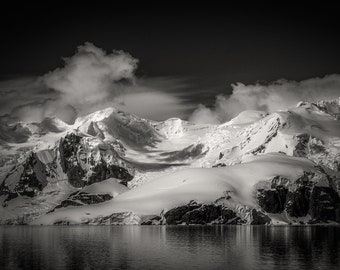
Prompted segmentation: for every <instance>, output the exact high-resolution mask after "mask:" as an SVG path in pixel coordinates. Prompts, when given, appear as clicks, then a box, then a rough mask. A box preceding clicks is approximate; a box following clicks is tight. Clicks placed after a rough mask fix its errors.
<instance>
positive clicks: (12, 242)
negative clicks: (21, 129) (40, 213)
mask: <svg viewBox="0 0 340 270" xmlns="http://www.w3.org/2000/svg"><path fill="white" fill-rule="evenodd" d="M288 268H289V269H340V227H319V226H315V227H312V226H311V227H308V226H307V227H306V226H301V227H299V226H297V227H288V226H287V227H266V226H216V227H213V226H189V227H187V226H174V227H172V226H121V227H120V226H113V227H106V226H98V227H95V226H67V227H53V226H51V227H29V226H16V227H0V269H288Z"/></svg>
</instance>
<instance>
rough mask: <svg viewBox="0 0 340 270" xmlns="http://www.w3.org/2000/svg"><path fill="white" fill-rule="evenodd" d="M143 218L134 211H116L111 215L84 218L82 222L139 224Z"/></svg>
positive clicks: (91, 223)
mask: <svg viewBox="0 0 340 270" xmlns="http://www.w3.org/2000/svg"><path fill="white" fill-rule="evenodd" d="M140 223H141V218H140V217H139V216H137V215H136V214H134V213H132V212H121V213H114V214H112V215H109V216H104V217H97V218H88V219H86V218H85V219H83V220H82V224H89V225H139V224H140Z"/></svg>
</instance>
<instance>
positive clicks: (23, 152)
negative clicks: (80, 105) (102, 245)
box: [0, 98, 340, 224]
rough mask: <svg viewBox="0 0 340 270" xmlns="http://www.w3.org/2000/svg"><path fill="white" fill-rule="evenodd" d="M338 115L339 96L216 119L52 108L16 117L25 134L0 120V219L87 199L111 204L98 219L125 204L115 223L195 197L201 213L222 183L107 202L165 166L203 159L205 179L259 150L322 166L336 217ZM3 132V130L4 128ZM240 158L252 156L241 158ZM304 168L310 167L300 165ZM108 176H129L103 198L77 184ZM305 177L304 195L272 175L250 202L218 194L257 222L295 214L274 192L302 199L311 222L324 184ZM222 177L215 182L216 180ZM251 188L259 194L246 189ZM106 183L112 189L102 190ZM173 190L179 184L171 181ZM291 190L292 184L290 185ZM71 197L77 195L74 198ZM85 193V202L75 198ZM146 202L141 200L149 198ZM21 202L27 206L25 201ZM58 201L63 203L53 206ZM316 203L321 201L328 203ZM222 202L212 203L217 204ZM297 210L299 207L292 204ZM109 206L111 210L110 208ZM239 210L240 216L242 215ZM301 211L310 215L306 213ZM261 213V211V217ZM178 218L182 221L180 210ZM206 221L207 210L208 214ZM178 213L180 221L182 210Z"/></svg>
mask: <svg viewBox="0 0 340 270" xmlns="http://www.w3.org/2000/svg"><path fill="white" fill-rule="evenodd" d="M339 115H340V98H339V99H336V100H332V101H320V102H317V103H307V102H299V103H298V105H297V106H296V107H294V108H291V109H287V110H282V111H278V112H273V113H267V112H263V111H245V112H242V113H240V114H239V115H238V116H237V117H235V118H234V119H232V120H231V121H229V122H226V123H223V124H221V125H208V124H194V123H190V122H187V121H184V120H181V119H178V118H171V119H168V120H166V121H163V122H155V121H151V120H147V119H142V118H139V117H137V116H135V115H132V114H128V113H124V112H122V111H119V110H117V109H115V108H107V109H104V110H101V111H97V112H94V113H91V114H89V115H86V116H82V117H79V118H77V119H76V121H75V123H74V124H72V125H69V124H66V123H63V122H62V121H61V120H59V119H57V118H55V119H45V120H44V121H43V122H42V123H40V124H39V123H34V124H24V123H17V125H19V126H18V127H15V128H14V129H13V130H12V131H13V132H14V135H16V134H17V133H18V134H19V135H20V133H23V134H25V136H27V140H25V141H23V140H21V141H19V142H18V141H15V140H11V139H8V138H7V137H8V134H7V135H6V136H7V137H4V135H3V133H5V132H6V130H4V129H1V133H2V135H3V136H2V137H1V138H3V137H4V138H5V139H6V138H7V141H6V140H1V143H0V147H1V149H0V150H1V156H2V157H1V158H2V162H1V174H0V198H1V203H2V206H1V208H0V212H1V218H0V223H9V224H11V223H25V224H26V223H32V224H39V220H40V221H41V220H45V221H44V222H41V223H40V224H50V223H49V222H48V221H46V218H44V217H45V216H49V217H51V216H53V215H54V216H56V215H57V216H62V215H63V214H60V213H64V212H63V211H66V212H67V211H71V210H69V209H71V208H72V209H73V210H74V209H76V210H75V211H78V210H79V209H80V208H78V207H85V208H86V207H90V210H88V211H89V212H91V211H92V210H91V207H96V205H97V204H98V205H101V204H109V205H111V204H112V205H111V206H110V207H111V208H110V209H111V210H109V211H107V212H105V215H106V217H107V218H106V221H105V222H107V223H110V224H119V222H118V221H117V220H116V218H117V217H116V214H117V213H123V212H124V213H126V214H124V215H123V216H125V219H124V218H121V219H118V220H121V224H127V223H129V222H127V221H126V220H132V221H131V222H132V223H138V224H141V223H143V222H144V220H143V216H146V215H152V214H153V215H155V216H158V217H159V218H157V220H158V221H157V222H158V223H163V224H164V223H166V218H165V216H164V215H163V214H162V215H161V213H163V212H164V211H171V209H170V208H169V207H170V206H171V207H172V208H176V207H180V206H181V205H185V204H186V203H189V202H190V201H196V203H197V205H201V206H200V207H201V208H202V209H203V210H202V209H201V208H197V209H196V208H195V209H196V210H195V211H196V212H194V213H196V214H198V213H199V215H201V216H202V215H206V214H207V213H206V212H204V211H208V210H207V209H210V210H211V209H215V208H214V207H215V206H216V205H217V204H216V200H218V198H221V197H223V196H220V195H221V194H223V192H227V193H228V190H223V191H222V193H221V194H217V193H216V194H215V193H214V194H215V195H214V196H216V198H212V197H211V198H210V200H201V199H200V198H198V199H197V198H196V197H197V196H196V195H197V194H196V195H195V193H193V192H189V193H188V194H187V197H188V198H187V197H186V200H183V198H182V199H174V198H176V195H173V196H172V197H173V198H172V199H171V198H170V199H169V200H170V201H171V202H169V204H168V205H166V207H164V208H163V209H157V211H158V212H154V213H151V212H150V211H144V212H141V213H136V211H135V206H130V208H129V207H125V208H124V209H121V210H124V211H123V212H117V211H118V210H119V209H117V208H116V206H115V202H117V201H119V200H121V199H120V198H124V196H127V195H124V194H132V193H131V192H135V191H134V190H137V191H138V190H142V191H139V192H141V193H143V192H144V191H143V186H144V185H148V183H154V182H156V183H159V186H162V183H163V182H162V181H165V180H162V179H164V177H165V178H166V177H167V175H170V176H169V177H170V179H172V180H171V181H173V182H176V181H175V180H174V179H173V177H174V176H173V175H176V173H177V172H181V171H182V170H184V171H185V170H194V172H193V174H194V175H195V174H196V172H195V168H206V169H207V170H208V172H209V173H208V174H207V175H210V174H211V175H210V176H207V178H209V177H211V178H212V180H211V181H212V182H214V181H215V180H213V179H215V178H216V177H217V176H215V172H214V171H215V170H214V168H213V167H221V169H222V170H223V169H225V170H231V169H232V168H233V167H234V166H236V168H237V164H243V163H249V162H247V160H249V159H251V158H255V159H256V158H257V157H258V158H259V159H261V157H263V158H266V157H267V156H268V157H270V158H271V159H272V161H271V164H270V162H269V163H268V164H270V165H268V166H272V167H273V168H275V166H278V165H277V164H278V162H279V160H285V162H284V163H286V166H287V168H286V169H288V168H290V166H291V164H290V163H292V162H293V163H294V162H297V161H296V159H295V158H298V159H299V158H300V159H302V160H304V159H306V160H308V162H312V164H314V165H313V166H315V168H317V171H319V174H321V175H323V178H324V179H328V180H322V181H321V180H320V181H321V182H322V183H323V184H322V187H323V189H322V192H323V193H325V194H328V195H327V196H328V197H329V198H328V199H327V200H329V201H331V202H332V203H330V205H328V206H327V207H333V208H332V209H333V210H332V211H333V212H332V213H333V214H329V215H328V217H331V219H330V220H331V221H333V222H336V221H337V222H339V219H338V216H337V215H338V211H339V209H338V207H339V205H338V200H339V198H338V197H339V195H340V184H339V170H340V151H339V149H340V122H339V119H340V117H339ZM13 126H15V125H13ZM22 130H25V132H22ZM9 134H10V135H11V133H9ZM273 153H278V154H276V155H280V156H281V155H282V156H284V157H285V158H281V157H278V156H275V155H274V156H273ZM280 162H281V161H280ZM255 163H256V161H255ZM248 166H250V165H249V164H248ZM259 166H260V165H259ZM222 167H223V168H222ZM258 169H259V170H262V169H263V168H261V166H260V167H259V168H258ZM274 172H275V169H273V172H272V176H271V180H270V181H272V180H273V179H274V178H275V177H281V178H282V177H283V175H282V174H281V175H280V174H278V173H277V172H276V173H274ZM304 172H305V173H308V170H307V171H304ZM313 173H315V172H313ZM302 175H303V173H302ZM225 177H226V179H227V178H228V177H227V176H225ZM262 177H263V181H269V180H268V179H267V178H268V177H269V176H266V177H265V176H262ZM299 177H301V175H296V176H294V177H291V178H289V179H290V180H289V181H290V182H289V181H287V183H290V184H289V185H295V184H294V183H295V182H296V181H298V182H299V181H300V180H297V179H299ZM108 179H112V181H115V182H117V183H118V185H123V186H124V185H125V186H128V188H129V190H126V189H123V188H122V190H125V191H124V192H123V193H122V194H119V195H117V197H115V198H111V197H105V198H107V199H108V200H107V201H105V200H104V201H102V199H103V198H104V197H102V195H101V194H88V193H87V192H85V191H84V192H83V193H82V189H84V188H86V187H90V186H91V185H93V184H96V185H97V186H98V185H99V186H100V183H104V182H105V181H108ZM287 179H288V178H287ZM311 179H312V178H311ZM311 179H308V181H307V180H306V181H307V182H308V183H307V184H306V183H304V182H303V181H302V182H303V183H300V184H298V185H300V186H299V188H300V189H299V190H300V191H299V192H300V193H301V192H302V193H303V194H305V195H306V194H308V195H306V196H307V197H308V198H307V197H306V198H307V199H306V198H304V197H303V196H302V195H301V194H302V193H301V194H300V193H299V192H297V191H296V190H295V191H294V192H293V193H294V195H291V194H290V193H289V192H292V191H291V190H289V187H286V186H285V185H283V186H282V185H279V187H278V188H277V185H276V184H273V183H272V184H271V185H269V186H268V185H266V186H265V188H264V189H262V191H261V192H262V193H261V192H260V191H259V188H256V187H254V186H252V187H251V188H250V189H251V190H252V192H251V193H252V196H253V197H254V198H255V197H256V198H257V199H256V206H255V204H253V205H250V206H249V205H247V204H246V203H245V202H243V205H242V202H241V201H240V202H239V203H238V204H237V206H236V205H232V206H231V205H229V206H228V204H229V202H224V203H223V207H224V208H223V209H228V211H229V210H230V211H233V213H235V214H234V215H235V217H236V216H237V217H238V218H239V221H238V222H239V223H242V222H243V223H251V222H252V221H250V219H253V218H254V217H253V216H256V217H257V218H259V217H260V216H261V217H262V219H261V220H262V221H263V222H264V221H266V223H271V224H274V223H275V222H276V221H277V220H280V221H279V222H278V223H280V224H281V223H282V222H283V223H284V222H286V223H294V221H292V220H293V219H292V218H291V216H290V215H289V214H287V211H288V212H289V211H290V210H289V209H290V208H289V207H288V208H286V207H285V206H283V205H282V203H278V202H277V200H282V198H285V200H287V201H289V200H291V201H294V200H301V201H304V203H307V201H308V205H309V206H308V207H307V206H304V207H303V206H301V208H303V209H305V210H306V209H307V208H308V209H307V212H306V211H305V210H304V211H302V213H303V214H304V217H305V219H304V221H303V222H312V220H313V222H327V219H326V218H325V217H323V218H322V219H320V220H318V218H319V216H317V215H315V213H314V212H313V211H314V210H311V209H314V208H313V207H312V206H311V205H310V204H312V202H314V201H315V200H316V199H315V198H314V197H315V196H316V197H317V198H319V197H320V196H321V195H320V194H321V193H322V192H321V191H320V190H319V191H318V189H317V188H316V186H317V185H320V183H321V182H320V181H316V180H315V181H314V180H311ZM225 181H229V180H225ZM232 181H237V180H235V179H234V180H232ZM248 181H251V180H250V179H249V180H248ZM327 181H328V182H327ZM222 182H223V181H222ZM222 182H221V183H222ZM326 182H327V183H326ZM216 183H217V185H222V184H221V183H219V184H218V182H216ZM325 183H326V184H325ZM210 184H211V185H214V184H213V183H210ZM223 185H224V184H223ZM223 185H222V186H223ZM233 185H234V184H233ZM227 187H228V186H227ZM227 187H226V186H223V188H224V189H226V188H227ZM202 188H203V189H205V190H209V188H212V187H210V186H209V184H207V183H206V182H204V184H203V186H202ZM144 189H145V188H144ZM233 189H234V190H236V189H237V188H235V187H234V188H233ZM302 190H303V191H302ZM229 191H230V190H229ZM333 191H334V192H335V193H334V192H333ZM75 192H78V193H77V194H78V195H72V194H73V193H75ZM79 192H80V193H79ZM169 192H170V191H169ZM254 192H255V193H254ZM259 192H260V193H261V196H262V197H261V196H260V197H261V198H262V199H260V197H258V196H257V195H254V194H258V193H259ZM282 192H283V193H282ZM84 193H85V194H84ZM109 193H110V191H108V194H109ZM144 193H145V192H144ZM156 193H157V192H156ZM156 193H155V194H156ZM179 193H181V192H180V191H179ZM297 193H299V194H298V195H297ZM319 193H320V194H319ZM323 193H322V194H323ZM79 194H80V195H79ZM157 194H158V193H157ZM315 194H317V195H315ZM71 195H72V196H71ZM288 195H289V196H290V197H289V196H288ZM150 196H156V195H150ZM157 196H158V195H157ZM157 196H156V197H157ZM313 196H314V197H313ZM170 197H171V196H170ZM203 197H204V196H203ZM195 198H196V199H195ZM263 198H265V199H263ZM287 198H288V199H287ZM289 198H290V199H289ZM292 198H293V199H292ZM294 198H295V199H294ZM77 200H80V201H82V203H80V204H79V203H78V204H77V202H76V201H77ZM147 201H148V200H147ZM161 201H162V199H161V198H159V199H157V200H155V201H153V202H152V203H154V204H157V203H159V202H161ZM320 201H322V200H320ZM84 202H92V203H90V204H87V203H85V204H86V206H79V205H83V204H84ZM264 202H266V203H264ZM294 202H295V201H294ZM152 203H151V202H148V204H152ZM92 204H93V205H92ZM136 204H137V202H136ZM205 204H208V205H210V204H213V205H214V206H211V207H212V208H211V207H205V206H204V205H205ZM267 204H273V205H276V206H275V207H274V209H275V211H277V209H279V210H281V213H275V215H278V214H279V215H280V216H281V217H280V218H278V217H275V218H274V217H273V213H269V212H268V211H266V210H265V209H267V210H268V209H273V207H270V206H268V205H267ZM293 204H294V203H293ZM23 205H25V206H24V207H23ZM58 205H63V206H62V207H58ZM77 205H78V206H77ZM302 205H303V204H302ZM56 207H57V208H56ZM190 207H191V206H190ZM190 207H189V208H190ZM216 207H217V206H216ZM221 207H222V206H221ZM247 207H248V208H247ZM323 207H324V208H326V206H323ZM293 208H294V207H293ZM297 208H299V207H297ZM199 209H201V210H199ZM218 209H220V208H218ZM244 209H247V210H244ZM73 210H72V211H73ZM193 210H194V209H193ZM210 210H209V211H210ZM215 210H216V209H215ZM215 210H214V211H215ZM220 210H221V209H220ZM220 210H216V211H219V213H222V212H221V211H222V210H221V211H220ZM51 211H52V212H51ZM72 211H71V212H72ZM110 211H111V212H110ZM115 211H116V212H115ZM202 211H203V212H202ZM244 211H245V212H246V214H244ZM254 211H256V212H254ZM294 211H295V212H294ZM294 211H293V210H292V211H290V212H289V213H290V214H292V213H295V214H296V213H297V212H298V211H297V210H296V209H295V210H294ZM47 212H50V214H47ZM66 212H65V213H66ZM128 213H130V214H128ZM242 213H243V214H242ZM312 213H314V216H313V214H312ZM196 214H195V215H196ZM299 214H301V213H300V212H299ZM84 215H85V216H86V215H87V214H84ZM112 215H113V217H112V218H111V219H110V218H108V217H109V216H112ZM138 215H140V216H138ZM188 215H189V214H188ZM188 215H187V216H188ZM190 215H191V214H190ZM190 215H189V216H190ZM247 215H248V218H245V216H247ZM249 215H250V216H251V218H250V217H249ZM307 215H310V216H309V219H308V218H307ZM87 216H88V215H87ZM90 216H93V214H91V215H90ZM241 216H242V217H241ZM263 216H266V217H267V216H268V219H267V218H263ZM283 216H285V218H283ZM325 216H327V215H325ZM195 217H196V216H195ZM65 218H66V217H65V216H64V219H65ZM82 218H84V217H81V218H80V219H77V220H76V221H75V220H73V221H72V222H71V223H84V222H83V221H84V220H82ZM98 218H99V217H98V216H95V215H94V216H93V219H92V220H89V219H88V222H90V223H96V222H95V221H93V220H96V219H97V221H98V220H99V219H98ZM102 218H104V217H102ZM196 218H197V217H196ZM218 218H220V219H221V215H219V216H218V217H217V218H216V219H215V220H217V219H218ZM297 218H300V219H301V217H295V220H297ZM64 219H63V218H60V219H59V220H55V219H53V218H52V219H50V220H53V222H52V223H58V222H70V220H68V221H66V220H64ZM104 219H105V218H104ZM255 219H256V218H255ZM108 220H111V221H108ZM184 220H186V221H188V218H185V219H184ZM212 221H214V220H210V221H209V222H210V223H211V222H212ZM300 221H301V220H300ZM300 221H296V222H300ZM50 222H51V221H50ZM150 222H151V223H152V222H154V221H150ZM150 222H149V223H150ZM157 222H156V223H157ZM176 222H179V223H180V220H177V221H176ZM209 222H207V223H209ZM301 222H302V221H301ZM97 223H100V222H99V221H98V222H97ZM154 223H155V222H154ZM189 223H190V222H189Z"/></svg>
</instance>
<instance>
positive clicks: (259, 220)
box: [249, 209, 271, 225]
mask: <svg viewBox="0 0 340 270" xmlns="http://www.w3.org/2000/svg"><path fill="white" fill-rule="evenodd" d="M270 221H271V219H270V218H269V217H268V216H267V215H266V214H264V213H262V212H260V211H258V210H256V209H252V210H251V212H250V223H249V224H250V225H265V224H269V223H270Z"/></svg>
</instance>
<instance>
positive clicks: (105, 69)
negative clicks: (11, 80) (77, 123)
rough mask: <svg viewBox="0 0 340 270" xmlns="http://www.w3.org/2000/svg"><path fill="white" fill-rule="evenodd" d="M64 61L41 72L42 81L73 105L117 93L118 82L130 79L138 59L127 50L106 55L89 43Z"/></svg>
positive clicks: (88, 103) (85, 103)
mask: <svg viewBox="0 0 340 270" xmlns="http://www.w3.org/2000/svg"><path fill="white" fill-rule="evenodd" d="M64 60H65V66H64V67H63V68H57V69H56V70H54V71H51V72H49V73H47V74H46V75H44V76H43V81H44V82H45V84H46V85H47V87H49V88H52V89H54V90H57V91H59V92H60V93H61V94H62V98H63V99H64V101H65V102H67V103H68V104H70V105H72V106H74V107H76V108H77V107H79V106H81V107H82V106H84V105H91V104H95V103H97V102H100V101H102V100H104V99H106V98H108V97H112V96H115V95H117V94H119V92H120V91H121V89H120V88H121V85H120V84H119V83H118V82H119V81H121V80H123V79H127V80H130V81H133V80H134V71H135V69H136V68H137V62H138V60H137V59H135V58H133V57H132V56H131V55H129V54H128V53H125V52H123V51H113V52H112V53H111V54H107V53H106V52H105V51H104V50H102V49H100V48H97V47H96V46H94V45H93V44H92V43H85V44H84V45H82V46H79V47H78V51H77V52H76V54H75V55H73V56H72V57H70V58H65V59H64Z"/></svg>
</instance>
